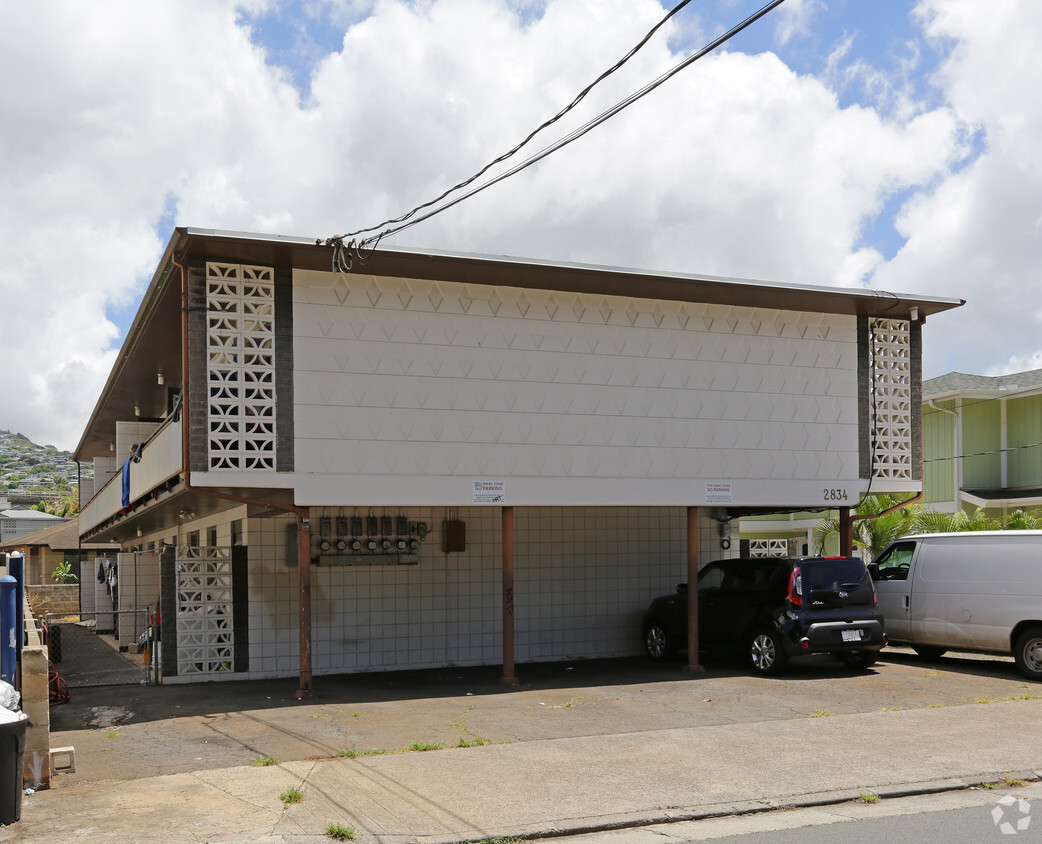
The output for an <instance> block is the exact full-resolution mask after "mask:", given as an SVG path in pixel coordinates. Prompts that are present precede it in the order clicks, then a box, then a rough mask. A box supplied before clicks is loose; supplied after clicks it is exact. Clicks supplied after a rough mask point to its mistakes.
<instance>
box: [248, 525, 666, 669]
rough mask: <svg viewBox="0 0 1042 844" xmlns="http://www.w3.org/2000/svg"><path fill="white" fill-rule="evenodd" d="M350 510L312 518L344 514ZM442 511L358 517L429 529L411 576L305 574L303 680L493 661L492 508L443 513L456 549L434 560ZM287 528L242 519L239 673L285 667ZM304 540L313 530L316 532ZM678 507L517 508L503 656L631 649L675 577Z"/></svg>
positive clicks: (292, 663) (341, 569)
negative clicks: (454, 521)
mask: <svg viewBox="0 0 1042 844" xmlns="http://www.w3.org/2000/svg"><path fill="white" fill-rule="evenodd" d="M354 512H355V511H354V508H313V509H312V524H313V526H317V524H318V519H319V518H320V517H321V516H322V515H329V516H331V517H334V518H335V517H336V516H338V515H343V516H350V515H353V514H354ZM449 512H450V511H449V510H448V509H446V508H429V509H422V508H420V509H410V510H405V511H402V510H381V509H374V510H370V509H368V508H366V509H365V510H364V511H362V512H360V515H369V514H370V513H372V514H373V515H377V516H380V515H384V514H385V513H386V514H388V515H392V516H395V515H399V514H402V513H404V514H405V515H407V516H408V518H409V520H410V521H424V522H426V523H427V524H428V526H429V527H430V528H431V532H430V534H428V536H427V538H426V540H425V541H424V543H423V545H422V546H421V551H420V558H421V559H420V563H419V564H418V565H401V566H321V567H313V568H312V576H311V617H312V669H313V671H314V673H315V674H323V673H338V672H351V671H377V670H390V669H406V668H430V667H436V666H444V665H480V664H497V663H499V662H500V661H501V660H502V602H503V595H502V585H501V584H502V580H501V577H502V552H501V544H500V537H501V511H500V510H499V508H487V507H486V508H482V507H473V508H453V509H452V510H451V513H452V518H459V519H462V520H463V521H464V522H465V524H466V531H467V549H466V551H465V552H462V553H451V554H445V553H443V552H442V551H441V547H442V524H443V522H444V521H445V519H446V518H449V515H448V514H449ZM293 526H294V521H293V520H292V519H290V518H284V519H283V518H280V519H263V520H260V519H251V520H249V521H248V522H247V525H246V530H247V537H246V540H247V544H248V545H249V547H250V674H251V676H257V677H262V676H275V675H292V674H294V673H296V672H297V671H298V670H299V661H298V656H299V651H298V640H299V628H298V623H297V618H298V614H297V613H298V605H299V593H298V590H297V583H298V581H297V569H296V566H295V565H291V564H290V563H291V555H289V554H288V553H287V548H288V546H287V542H286V531H287V530H291V529H292V528H293ZM316 529H317V528H316ZM685 531H686V511H685V510H684V509H683V508H676V507H674V508H653V507H639V508H627V507H620V508H603V507H600V508H598V507H575V508H517V509H516V510H515V526H514V536H515V572H514V585H515V658H516V659H517V660H518V661H519V662H525V661H540V660H555V659H568V658H581V657H605V656H622V655H627V654H637V653H640V652H641V642H640V630H639V626H640V619H641V616H642V614H643V611H644V608H645V607H646V606H647V603H648V601H649V600H650V599H651V598H653V597H655V596H656V595H660V594H663V593H666V592H671V591H672V590H673V588H674V587H675V585H676V583H677V582H679V580H682V579H684V577H685V576H686V550H685V549H686V536H685Z"/></svg>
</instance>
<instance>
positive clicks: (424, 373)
mask: <svg viewBox="0 0 1042 844" xmlns="http://www.w3.org/2000/svg"><path fill="white" fill-rule="evenodd" d="M294 366H295V383H294V393H295V396H294V398H295V405H296V415H295V420H294V424H295V437H296V446H295V447H296V453H295V461H296V468H297V473H296V475H295V476H294V481H293V483H294V484H295V485H296V486H297V490H298V501H299V502H300V503H309V504H321V503H331V502H336V503H339V504H372V503H380V501H383V502H390V501H408V502H410V503H412V504H425V503H431V504H433V503H439V504H446V503H453V504H461V505H462V504H468V503H470V497H469V492H468V491H469V479H470V478H498V479H504V480H505V479H509V480H510V481H511V484H510V485H511V487H512V488H513V489H514V495H515V496H517V498H516V499H514V500H512V501H511V502H510V503H515V504H539V503H578V502H589V503H593V501H597V502H599V503H610V504H660V503H665V502H664V501H663V499H664V498H665V497H666V496H668V495H674V494H680V495H681V497H680V498H674V499H673V500H672V503H684V504H701V503H712V502H706V501H705V498H704V486H705V483H707V482H712V481H727V482H731V483H732V484H733V490H734V494H735V496H737V495H738V494H739V490H745V491H748V492H749V493H752V494H754V495H755V496H756V498H757V501H756V502H755V503H760V504H785V505H786V506H792V505H793V504H797V503H798V504H808V505H809V504H816V503H818V502H819V501H820V499H821V495H820V491H819V492H818V493H817V494H816V496H815V497H812V498H808V499H802V498H801V499H799V500H794V494H800V495H802V494H803V491H802V490H803V489H804V488H807V489H814V490H817V489H818V488H820V487H821V486H822V484H823V483H824V484H827V485H829V486H833V487H835V486H837V485H842V484H843V483H846V484H848V485H849V486H850V487H851V500H854V501H856V494H857V490H856V488H855V485H856V477H857V468H858V462H857V448H858V442H857V440H858V429H857V422H858V419H857V373H856V366H857V347H856V324H855V320H854V318H852V317H844V316H837V315H823V314H801V313H795V312H787V311H764V310H758V309H753V308H736V307H729V306H717V305H705V304H691V303H681V302H661V301H654V300H646V299H639V298H627V297H607V296H594V295H584V294H575V293H567V294H566V293H560V292H555V291H534V290H515V289H509V288H495V287H485V286H482V285H466V284H457V283H445V282H440V283H435V282H427V281H418V280H411V279H385V278H374V277H370V276H365V275H333V274H331V273H320V272H305V271H297V272H296V273H295V274H294ZM213 474H214V473H211V475H213ZM420 478H423V479H432V478H433V479H434V480H435V483H434V488H435V489H437V490H438V492H437V493H436V497H434V498H426V497H417V492H418V491H419V490H420V489H422V488H423V487H424V486H426V485H425V484H422V483H418V482H417V481H418V479H420ZM286 479H287V478H286V476H282V480H283V481H285V480H286ZM459 480H463V481H464V483H463V484H459V483H456V481H459ZM563 480H568V481H570V483H569V495H570V496H574V497H571V498H569V499H563V498H562V497H561V495H560V490H561V489H562V481H563ZM636 481H647V482H654V483H634V482H636ZM663 481H668V482H671V483H670V484H669V485H667V486H666V487H663V488H661V489H659V488H658V486H657V484H660V483H662V482H663ZM208 482H215V479H214V478H208ZM745 482H752V483H751V484H747V483H745ZM457 490H461V491H462V492H463V496H462V497H459V492H457ZM651 490H658V491H651ZM649 491H650V492H649ZM375 493H378V494H379V495H380V496H382V498H381V499H380V500H379V501H374V499H373V498H372V496H373V494H375ZM743 494H744V493H743ZM325 495H331V496H332V497H331V498H323V496H325ZM446 495H448V496H450V497H449V498H448V499H447V498H446ZM765 498H766V500H765ZM731 503H732V504H735V505H739V504H751V503H754V502H753V501H752V500H747V499H745V498H741V499H740V498H738V497H735V498H734V500H733V501H732V502H731Z"/></svg>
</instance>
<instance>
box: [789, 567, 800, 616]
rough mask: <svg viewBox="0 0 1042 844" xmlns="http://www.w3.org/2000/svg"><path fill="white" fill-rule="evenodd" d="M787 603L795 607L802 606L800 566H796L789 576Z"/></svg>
mask: <svg viewBox="0 0 1042 844" xmlns="http://www.w3.org/2000/svg"><path fill="white" fill-rule="evenodd" d="M788 597H789V603H790V604H793V605H794V606H797V607H802V606H803V576H802V575H801V574H800V567H799V566H796V568H794V569H793V570H792V574H791V575H790V576H789V596H788Z"/></svg>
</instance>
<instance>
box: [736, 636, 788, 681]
mask: <svg viewBox="0 0 1042 844" xmlns="http://www.w3.org/2000/svg"><path fill="white" fill-rule="evenodd" d="M745 654H746V657H747V659H748V660H749V665H750V667H751V668H752V669H753V671H755V672H756V673H757V674H764V675H768V676H773V675H775V674H781V673H782V672H783V671H784V670H785V668H786V666H787V665H788V664H789V655H788V654H787V653H785V646H784V645H783V644H782V639H781V636H780V635H779V634H778V633H776V632H775V631H773V630H771V629H770V628H769V627H761V628H759V629H758V630H756V631H754V632H753V634H752V635H751V636H750V637H749V642H748V644H747V646H746V649H745Z"/></svg>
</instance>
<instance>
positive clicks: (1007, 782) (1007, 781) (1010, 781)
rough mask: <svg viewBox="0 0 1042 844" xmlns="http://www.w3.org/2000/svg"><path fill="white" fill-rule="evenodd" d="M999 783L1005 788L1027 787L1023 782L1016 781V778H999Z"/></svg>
mask: <svg viewBox="0 0 1042 844" xmlns="http://www.w3.org/2000/svg"><path fill="white" fill-rule="evenodd" d="M999 782H1001V783H1002V784H1003V785H1004V786H1006V788H1023V787H1024V786H1025V785H1027V783H1026V782H1024V780H1018V779H1017V778H1016V777H1000V778H999Z"/></svg>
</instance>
